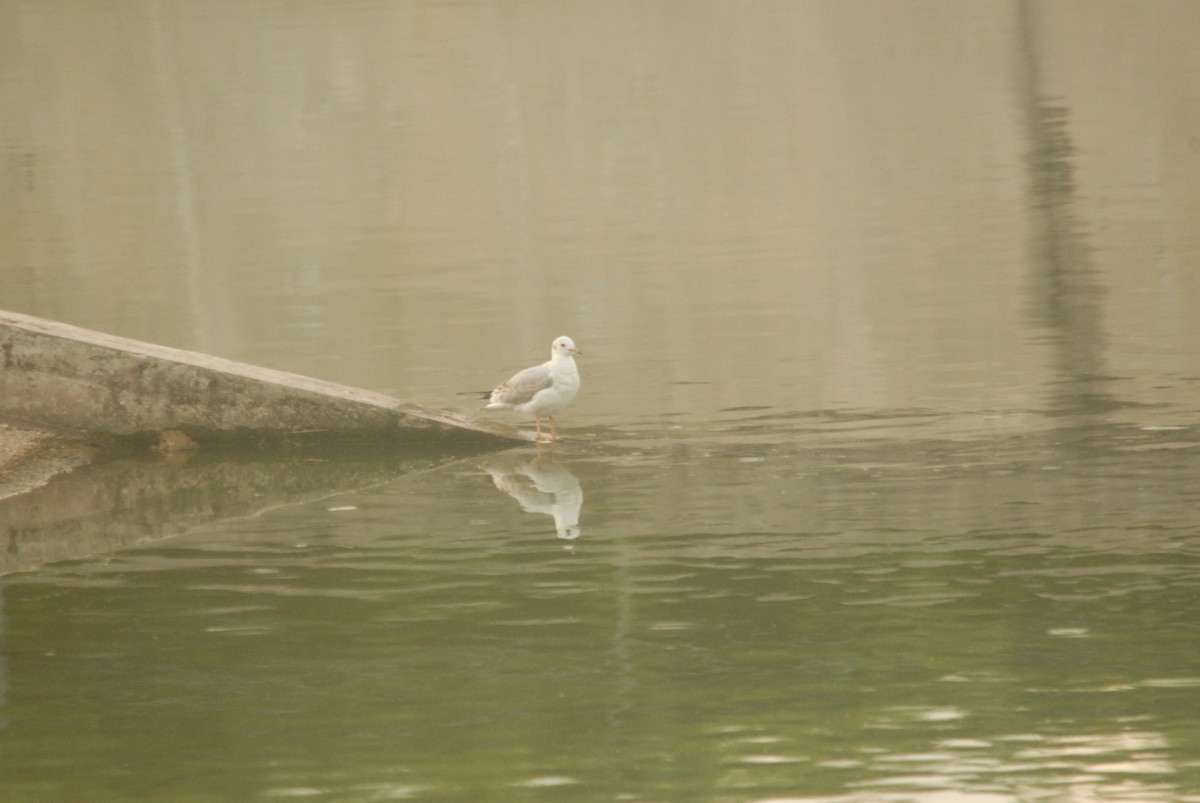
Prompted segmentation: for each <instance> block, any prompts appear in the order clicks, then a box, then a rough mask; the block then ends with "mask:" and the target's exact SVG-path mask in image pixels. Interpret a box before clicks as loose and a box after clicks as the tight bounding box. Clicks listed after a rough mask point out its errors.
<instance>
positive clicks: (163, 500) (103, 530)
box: [0, 455, 430, 574]
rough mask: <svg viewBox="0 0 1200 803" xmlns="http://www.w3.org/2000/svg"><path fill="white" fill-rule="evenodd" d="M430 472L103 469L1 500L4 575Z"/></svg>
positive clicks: (117, 464) (325, 463) (171, 463)
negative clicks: (407, 475) (213, 522)
mask: <svg viewBox="0 0 1200 803" xmlns="http://www.w3.org/2000/svg"><path fill="white" fill-rule="evenodd" d="M429 465H430V460H429V459H428V457H426V458H424V459H416V458H414V459H412V460H407V461H406V460H401V459H396V458H383V457H380V458H377V459H374V460H367V459H349V458H343V457H332V458H330V459H313V458H311V457H301V456H278V455H277V456H274V457H270V456H263V457H262V458H259V459H246V458H245V457H238V458H233V459H218V458H217V457H205V456H201V455H198V456H196V457H195V458H192V459H187V458H184V459H172V460H161V459H157V458H153V459H136V460H134V459H131V460H115V461H112V462H108V463H97V464H94V465H91V466H87V467H85V468H82V469H79V470H77V471H75V472H73V473H70V474H66V475H64V476H61V477H59V478H57V479H55V480H53V481H52V482H50V483H49V484H47V485H46V486H44V487H42V488H39V489H37V490H35V491H31V492H29V493H26V494H21V495H18V496H13V497H10V498H7V499H3V500H0V574H5V573H8V572H16V571H29V570H31V569H35V568H37V567H38V566H40V565H42V564H45V563H50V562H52V561H60V560H70V559H78V558H82V557H86V556H87V555H92V554H96V553H100V552H107V551H111V550H114V549H120V548H122V547H126V546H129V545H131V544H137V543H142V542H146V541H153V540H158V539H162V538H166V537H170V536H174V535H178V534H180V533H183V532H185V531H187V530H189V529H191V528H193V527H195V526H197V525H200V524H204V523H207V522H211V521H218V520H221V519H228V518H237V517H241V516H248V515H252V514H255V513H258V512H261V511H263V510H265V509H267V508H271V507H277V506H279V505H284V504H291V503H295V502H301V501H304V500H307V499H319V498H321V497H323V496H328V495H330V494H334V493H341V492H344V491H348V490H353V489H359V488H365V487H369V486H371V485H377V484H379V483H381V482H386V481H387V480H390V479H392V478H394V477H397V476H400V475H402V474H406V473H409V472H411V471H414V470H417V469H425V468H428V467H429Z"/></svg>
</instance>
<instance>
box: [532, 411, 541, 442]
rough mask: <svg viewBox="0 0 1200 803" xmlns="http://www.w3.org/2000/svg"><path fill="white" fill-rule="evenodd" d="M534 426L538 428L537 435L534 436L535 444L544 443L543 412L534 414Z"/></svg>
mask: <svg viewBox="0 0 1200 803" xmlns="http://www.w3.org/2000/svg"><path fill="white" fill-rule="evenodd" d="M533 421H534V426H535V427H537V434H536V435H534V436H533V442H534V443H541V442H542V411H541V410H538V411H537V412H536V413H534V414H533Z"/></svg>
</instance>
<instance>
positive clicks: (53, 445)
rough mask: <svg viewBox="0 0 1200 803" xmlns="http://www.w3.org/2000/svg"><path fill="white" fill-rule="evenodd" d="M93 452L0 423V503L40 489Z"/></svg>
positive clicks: (37, 432)
mask: <svg viewBox="0 0 1200 803" xmlns="http://www.w3.org/2000/svg"><path fill="white" fill-rule="evenodd" d="M92 451H93V450H91V449H89V448H88V447H87V446H86V445H85V444H83V443H80V442H78V441H73V440H64V439H62V438H57V437H55V436H54V435H52V434H51V433H49V432H43V431H40V430H34V429H26V428H20V427H14V426H10V425H8V424H3V423H0V500H3V499H5V498H7V497H10V496H16V495H17V494H22V493H26V492H28V491H31V490H33V489H35V488H40V487H41V486H43V485H45V484H46V483H48V482H49V481H50V480H51V479H53V478H54V477H55V476H57V475H59V474H63V473H65V472H68V471H70V470H72V469H74V468H77V467H79V466H81V465H83V464H85V463H87V462H88V461H89V460H90V459H91V457H92ZM0 509H2V502H0ZM2 520H3V514H2V513H0V522H2Z"/></svg>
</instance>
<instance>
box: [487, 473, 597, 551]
mask: <svg viewBox="0 0 1200 803" xmlns="http://www.w3.org/2000/svg"><path fill="white" fill-rule="evenodd" d="M483 469H484V471H486V472H487V473H488V474H490V475H491V477H492V482H494V483H495V484H496V487H497V488H499V489H500V490H501V491H504V493H506V494H508V495H509V496H511V497H512V498H513V499H516V500H517V503H518V504H519V505H520V506H521V509H522V510H524V511H525V512H526V513H542V514H544V515H547V516H552V517H553V518H554V529H555V531H556V532H557V533H558V537H559V538H564V539H567V540H573V539H575V538H578V537H579V535H580V529H579V511H580V510H581V509H582V508H583V488H581V487H580V485H579V480H577V479H575V475H574V474H572V473H571V470H570V469H568V468H567V467H566V466H565V465H563V464H562V463H559V462H557V461H555V460H554V459H553V458H549V459H543V458H542V456H541V455H538V456H537V457H536V458H534V459H533V460H526V459H525V458H523V457H522V458H521V459H520V460H519V461H517V460H513V461H508V462H500V461H493V462H490V463H488V464H486V465H484V466H483Z"/></svg>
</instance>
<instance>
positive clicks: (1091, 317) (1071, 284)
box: [1017, 0, 1118, 414]
mask: <svg viewBox="0 0 1200 803" xmlns="http://www.w3.org/2000/svg"><path fill="white" fill-rule="evenodd" d="M1017 14H1018V36H1019V37H1020V39H1019V47H1020V56H1021V58H1022V65H1021V66H1022V70H1023V73H1022V76H1021V85H1020V87H1019V89H1020V90H1021V97H1020V102H1021V105H1022V109H1021V111H1022V113H1023V114H1024V115H1025V118H1026V124H1027V129H1028V136H1029V142H1030V145H1029V153H1028V156H1027V164H1028V167H1029V180H1030V190H1029V192H1030V214H1031V218H1032V222H1033V235H1032V254H1031V260H1030V261H1031V263H1032V266H1033V273H1032V276H1031V289H1030V292H1031V297H1032V300H1033V305H1034V309H1033V320H1034V322H1035V323H1036V324H1038V325H1040V326H1042V327H1044V329H1045V331H1046V332H1047V333H1048V342H1049V343H1050V344H1051V345H1052V346H1053V347H1054V360H1053V365H1054V369H1055V372H1056V373H1057V374H1058V376H1059V377H1060V378H1061V380H1062V383H1061V385H1060V387H1059V389H1058V391H1057V392H1056V393H1055V394H1054V397H1053V403H1052V409H1051V412H1055V413H1061V414H1081V413H1094V412H1100V411H1103V410H1106V409H1110V408H1111V407H1113V406H1115V405H1116V404H1117V403H1118V402H1116V401H1115V400H1114V399H1113V398H1112V397H1111V395H1110V394H1109V392H1108V390H1107V387H1106V386H1107V381H1108V380H1109V377H1107V376H1106V371H1105V351H1106V349H1107V342H1108V341H1107V337H1106V335H1105V332H1104V322H1103V308H1102V303H1103V297H1104V288H1103V287H1102V286H1101V285H1100V283H1099V282H1098V280H1097V275H1096V274H1097V272H1096V268H1095V266H1094V265H1093V264H1092V255H1091V250H1090V248H1089V247H1088V245H1087V242H1086V239H1085V236H1084V233H1083V230H1082V228H1081V227H1080V225H1079V223H1078V221H1077V220H1076V219H1075V216H1074V213H1073V207H1074V204H1075V190H1076V184H1075V166H1074V163H1073V161H1072V159H1073V157H1074V154H1075V148H1074V146H1073V145H1072V143H1071V137H1070V130H1069V127H1068V123H1069V110H1068V107H1067V105H1066V103H1065V102H1064V101H1063V100H1062V99H1051V98H1049V97H1047V96H1046V95H1045V93H1044V90H1043V88H1042V69H1041V64H1040V49H1039V43H1038V39H1037V32H1038V25H1037V20H1036V10H1035V8H1034V4H1032V3H1030V2H1028V1H1027V0H1024V1H1023V2H1020V3H1019V4H1018V6H1017Z"/></svg>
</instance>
